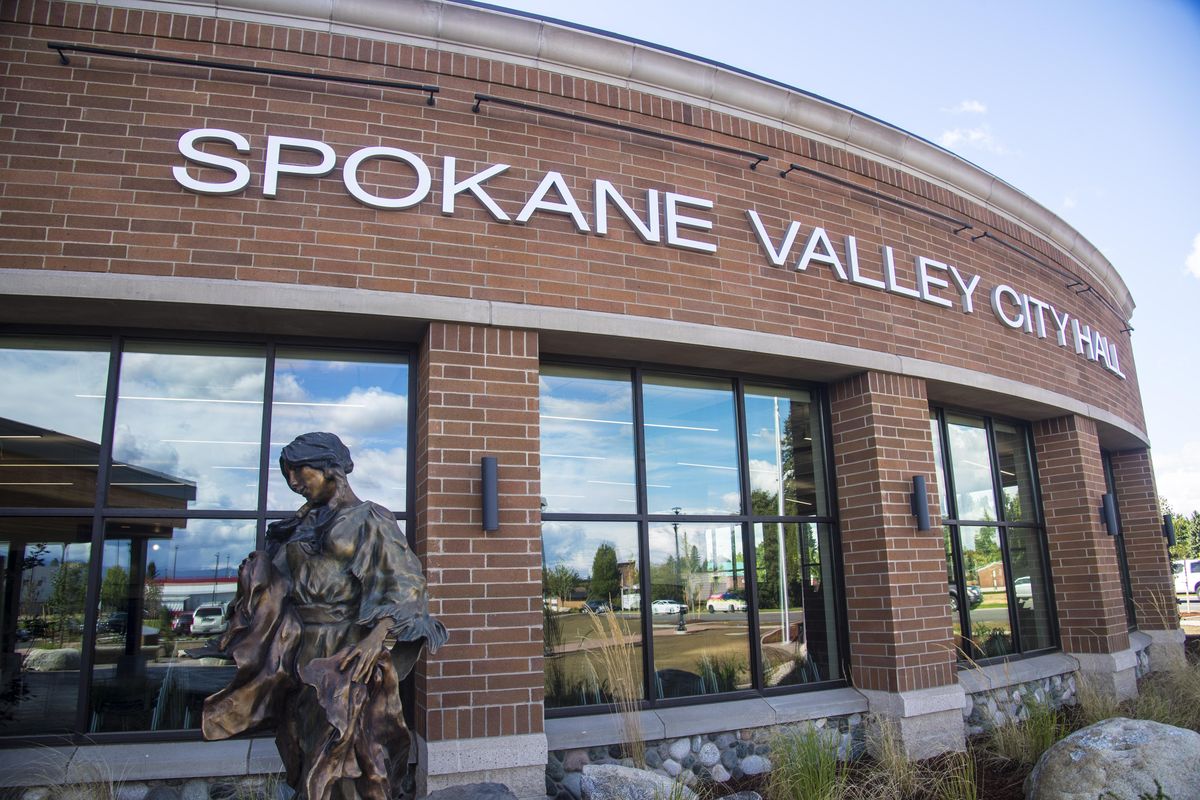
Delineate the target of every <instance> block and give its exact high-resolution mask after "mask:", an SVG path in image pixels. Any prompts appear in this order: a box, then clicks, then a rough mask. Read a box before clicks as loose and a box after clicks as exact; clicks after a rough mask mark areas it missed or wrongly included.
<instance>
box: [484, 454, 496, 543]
mask: <svg viewBox="0 0 1200 800" xmlns="http://www.w3.org/2000/svg"><path fill="white" fill-rule="evenodd" d="M479 471H480V476H479V477H480V484H481V486H480V492H481V493H482V495H483V529H484V530H485V531H489V532H491V531H498V530H500V487H499V485H498V482H497V479H496V457H495V456H484V457H483V458H482V459H480V461H479Z"/></svg>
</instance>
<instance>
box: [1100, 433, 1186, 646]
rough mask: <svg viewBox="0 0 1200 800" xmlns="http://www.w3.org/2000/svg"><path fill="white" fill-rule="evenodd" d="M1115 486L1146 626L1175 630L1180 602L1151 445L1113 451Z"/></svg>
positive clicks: (1139, 608)
mask: <svg viewBox="0 0 1200 800" xmlns="http://www.w3.org/2000/svg"><path fill="white" fill-rule="evenodd" d="M1112 471H1113V485H1114V488H1115V490H1116V494H1117V503H1118V504H1119V505H1120V508H1121V531H1122V533H1123V534H1124V536H1125V558H1126V561H1127V563H1128V564H1129V583H1130V585H1131V588H1132V589H1133V604H1134V608H1135V611H1136V614H1137V624H1138V628H1139V629H1140V630H1144V631H1149V630H1164V631H1169V630H1175V629H1176V628H1178V627H1179V607H1178V606H1177V605H1176V603H1175V588H1174V583H1173V581H1172V578H1171V559H1170V556H1168V555H1167V542H1166V539H1164V538H1163V535H1162V513H1161V512H1160V510H1159V505H1158V492H1157V491H1156V490H1155V487H1154V465H1153V463H1151V460H1150V451H1149V450H1128V451H1125V452H1122V453H1113V454H1112Z"/></svg>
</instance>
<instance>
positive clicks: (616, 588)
mask: <svg viewBox="0 0 1200 800" xmlns="http://www.w3.org/2000/svg"><path fill="white" fill-rule="evenodd" d="M620 593H621V570H620V569H619V568H618V567H617V550H616V548H615V547H613V546H612V545H611V544H607V543H605V544H602V545H600V546H599V547H597V548H596V555H595V557H594V558H593V559H592V579H591V582H590V583H589V584H588V599H589V600H604V601H607V602H610V603H611V602H612V599H613V598H614V597H616V596H617V595H619V594H620Z"/></svg>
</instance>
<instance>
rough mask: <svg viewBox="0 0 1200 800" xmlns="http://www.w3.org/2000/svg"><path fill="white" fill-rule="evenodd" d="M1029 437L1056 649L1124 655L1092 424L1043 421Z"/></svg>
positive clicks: (1123, 623)
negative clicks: (1047, 553) (1043, 531)
mask: <svg viewBox="0 0 1200 800" xmlns="http://www.w3.org/2000/svg"><path fill="white" fill-rule="evenodd" d="M1033 438H1034V444H1035V446H1036V449H1037V465H1038V473H1039V477H1040V479H1041V489H1042V510H1043V512H1044V513H1045V519H1046V538H1047V542H1048V544H1049V549H1050V572H1051V574H1053V576H1054V598H1055V602H1056V603H1057V605H1058V621H1059V630H1060V633H1061V637H1062V647H1063V650H1065V651H1067V652H1068V653H1112V652H1116V651H1118V650H1124V649H1126V648H1128V647H1129V634H1128V622H1127V620H1126V618H1125V605H1124V599H1123V595H1122V593H1121V581H1120V577H1119V573H1118V572H1117V555H1116V549H1115V546H1114V543H1113V539H1112V537H1110V536H1109V535H1108V534H1107V533H1106V532H1105V530H1104V524H1103V522H1102V521H1101V519H1100V510H1099V509H1100V503H1101V500H1100V498H1101V496H1102V495H1103V494H1104V491H1105V487H1104V468H1103V466H1102V464H1101V462H1100V443H1099V440H1098V439H1097V438H1096V423H1095V422H1093V421H1092V420H1090V419H1088V418H1086V417H1079V416H1066V417H1059V418H1058V419H1051V420H1044V421H1042V422H1038V423H1036V424H1035V425H1034V428H1033Z"/></svg>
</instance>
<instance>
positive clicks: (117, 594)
mask: <svg viewBox="0 0 1200 800" xmlns="http://www.w3.org/2000/svg"><path fill="white" fill-rule="evenodd" d="M128 599H129V573H128V572H126V571H125V568H124V567H122V566H121V565H120V564H117V565H116V566H112V567H109V568H108V570H107V571H106V572H105V573H104V582H103V583H101V584H100V607H101V608H106V609H108V610H109V611H114V610H117V609H123V608H125V604H126V603H127V602H128Z"/></svg>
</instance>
